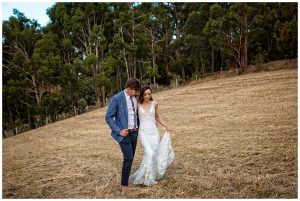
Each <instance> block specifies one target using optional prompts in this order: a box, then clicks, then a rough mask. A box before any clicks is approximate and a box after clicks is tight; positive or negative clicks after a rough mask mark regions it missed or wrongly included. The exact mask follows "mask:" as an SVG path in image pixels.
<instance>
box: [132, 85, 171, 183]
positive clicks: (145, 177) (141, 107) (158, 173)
mask: <svg viewBox="0 0 300 201" xmlns="http://www.w3.org/2000/svg"><path fill="white" fill-rule="evenodd" d="M151 94H152V89H151V88H150V87H149V86H146V87H143V88H142V89H141V91H140V95H139V104H138V111H139V119H140V127H139V134H138V138H139V140H140V142H141V144H142V145H143V149H144V156H143V159H142V162H141V165H140V167H139V169H138V170H137V171H136V172H135V173H134V174H133V175H131V176H130V178H129V180H130V181H131V182H132V183H133V184H134V185H138V184H143V185H146V186H153V185H155V184H157V181H158V180H159V179H161V178H162V177H163V175H164V173H165V171H166V168H167V167H168V166H169V165H170V164H171V163H172V162H173V160H174V156H175V154H174V151H173V148H172V145H171V136H170V133H169V132H170V131H171V129H170V128H169V127H168V126H167V125H166V124H165V123H164V122H163V121H162V119H161V117H160V115H159V113H158V103H157V102H156V101H153V99H152V96H151ZM156 122H157V123H159V124H161V125H162V126H164V127H165V128H166V132H165V134H164V136H163V137H162V140H161V141H160V136H159V131H158V128H157V124H156Z"/></svg>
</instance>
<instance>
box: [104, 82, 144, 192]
mask: <svg viewBox="0 0 300 201" xmlns="http://www.w3.org/2000/svg"><path fill="white" fill-rule="evenodd" d="M140 90H141V84H140V82H139V81H138V80H137V79H135V78H130V79H128V80H127V82H126V86H125V90H123V91H121V92H119V93H118V94H116V95H114V96H113V97H112V99H111V101H110V103H109V106H108V109H107V112H106V115H105V120H106V122H107V124H108V125H109V127H110V128H111V130H112V132H111V135H112V137H113V138H114V139H115V140H116V141H117V142H118V143H119V145H120V148H121V150H122V153H123V159H124V160H123V167H122V178H121V191H122V192H124V191H125V190H126V188H127V186H128V179H129V175H130V170H131V166H132V161H133V157H134V153H135V148H136V143H137V136H138V124H139V122H138V115H137V100H136V98H135V96H137V95H138V93H139V91H140Z"/></svg>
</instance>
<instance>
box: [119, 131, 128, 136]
mask: <svg viewBox="0 0 300 201" xmlns="http://www.w3.org/2000/svg"><path fill="white" fill-rule="evenodd" d="M119 135H121V136H123V137H126V136H127V135H128V129H123V130H121V131H120V133H119Z"/></svg>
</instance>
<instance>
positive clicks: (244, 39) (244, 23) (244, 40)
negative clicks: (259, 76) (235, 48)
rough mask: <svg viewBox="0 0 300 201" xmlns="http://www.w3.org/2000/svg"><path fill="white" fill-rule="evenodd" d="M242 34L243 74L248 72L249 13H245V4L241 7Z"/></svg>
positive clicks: (241, 62)
mask: <svg viewBox="0 0 300 201" xmlns="http://www.w3.org/2000/svg"><path fill="white" fill-rule="evenodd" d="M240 13H241V15H240V17H241V21H242V24H241V28H240V30H241V34H240V46H239V53H238V54H239V63H240V67H241V73H244V72H246V70H247V65H248V59H247V58H248V52H247V33H246V32H247V13H246V12H245V4H244V3H242V6H241V12H240Z"/></svg>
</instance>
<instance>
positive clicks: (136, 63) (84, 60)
mask: <svg viewBox="0 0 300 201" xmlns="http://www.w3.org/2000/svg"><path fill="white" fill-rule="evenodd" d="M47 14H48V15H49V17H50V19H51V22H50V23H49V24H48V25H47V26H46V27H40V25H39V24H38V22H37V21H35V20H30V19H28V18H27V17H26V16H25V15H24V13H21V12H20V11H18V10H14V16H12V17H10V18H9V20H6V21H3V22H2V30H3V32H2V33H3V34H2V52H3V63H2V64H3V69H2V70H3V117H4V120H3V122H4V123H3V124H4V125H5V126H6V128H8V127H10V128H13V127H14V126H15V124H16V122H18V123H20V122H21V123H29V122H30V119H33V120H34V123H33V124H35V125H43V124H44V123H45V121H46V119H49V116H50V117H51V118H52V119H54V120H55V117H56V116H58V115H59V114H60V113H62V112H71V111H73V109H74V107H79V108H78V109H79V110H80V111H82V112H83V111H84V110H85V108H86V106H89V105H91V104H95V102H97V103H100V104H101V101H103V100H105V98H106V96H111V95H112V94H114V93H115V92H117V91H118V90H121V89H122V88H123V86H124V83H125V82H126V79H127V77H130V76H136V77H137V78H139V79H141V80H142V81H146V80H149V78H150V79H151V81H152V80H153V81H154V80H156V81H157V83H158V84H166V83H170V82H171V80H172V79H178V80H185V79H187V78H190V77H192V76H193V75H195V74H198V73H206V72H210V71H214V72H215V71H220V69H221V68H222V69H226V68H229V67H231V66H232V65H235V66H238V65H240V61H239V58H240V57H241V52H239V51H240V50H241V49H243V48H244V47H245V48H246V50H247V51H246V52H247V56H246V58H247V60H248V61H249V62H248V63H250V62H251V63H253V64H257V65H262V63H263V62H265V61H272V60H276V59H283V58H295V57H297V50H298V49H297V42H298V41H297V28H298V21H297V17H298V7H297V3H270V2H267V3H266V2H263V3H245V2H237V3H205V2H197V3H186V2H158V3H154V2H150V3H146V2H143V3H141V4H136V3H132V2H126V3H118V2H117V3H113V2H106V3H104V2H103V3H100V2H89V3H83V2H81V3H80V2H58V3H56V4H55V5H54V6H53V7H51V8H49V9H48V10H47ZM245 19H246V20H245ZM241 39H243V40H245V41H246V42H244V43H243V45H244V46H241ZM153 78H155V79H153ZM42 86H49V88H46V89H43V90H44V91H43V93H42V92H40V90H41V88H40V87H42ZM102 105H104V104H102Z"/></svg>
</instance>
